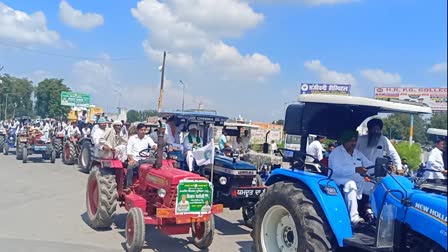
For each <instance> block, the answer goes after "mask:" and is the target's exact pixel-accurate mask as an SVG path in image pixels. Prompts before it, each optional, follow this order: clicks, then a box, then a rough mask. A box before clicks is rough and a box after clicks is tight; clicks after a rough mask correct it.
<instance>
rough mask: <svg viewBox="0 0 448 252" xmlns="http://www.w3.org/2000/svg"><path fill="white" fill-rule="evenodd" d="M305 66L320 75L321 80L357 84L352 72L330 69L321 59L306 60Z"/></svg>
mask: <svg viewBox="0 0 448 252" xmlns="http://www.w3.org/2000/svg"><path fill="white" fill-rule="evenodd" d="M304 66H305V68H306V69H308V70H310V71H312V72H314V73H315V74H317V75H318V76H319V79H320V81H322V82H326V83H335V84H352V85H355V84H356V79H355V77H353V75H352V74H350V73H340V72H336V71H334V70H329V69H328V68H327V67H325V66H324V65H322V64H321V63H320V60H310V61H306V62H305V64H304Z"/></svg>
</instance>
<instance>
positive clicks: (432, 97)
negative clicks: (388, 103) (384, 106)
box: [375, 87, 448, 112]
mask: <svg viewBox="0 0 448 252" xmlns="http://www.w3.org/2000/svg"><path fill="white" fill-rule="evenodd" d="M447 92H448V89H447V88H421V87H419V88H416V87H414V88H413V87H376V88H375V99H379V100H401V101H408V102H418V103H422V104H424V105H426V106H429V107H431V109H432V110H433V111H436V112H437V111H438V112H441V111H444V112H446V111H447V101H448V100H447Z"/></svg>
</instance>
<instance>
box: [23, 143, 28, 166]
mask: <svg viewBox="0 0 448 252" xmlns="http://www.w3.org/2000/svg"><path fill="white" fill-rule="evenodd" d="M26 162H28V149H27V148H26V146H23V148H22V163H26Z"/></svg>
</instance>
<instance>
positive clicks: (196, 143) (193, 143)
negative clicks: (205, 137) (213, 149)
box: [183, 123, 202, 171]
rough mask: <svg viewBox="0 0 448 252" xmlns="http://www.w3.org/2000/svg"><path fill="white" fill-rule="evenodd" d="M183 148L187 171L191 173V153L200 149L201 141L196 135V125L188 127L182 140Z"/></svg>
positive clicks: (192, 157)
mask: <svg viewBox="0 0 448 252" xmlns="http://www.w3.org/2000/svg"><path fill="white" fill-rule="evenodd" d="M183 146H184V152H185V160H186V161H187V165H188V169H189V170H190V171H193V161H194V156H193V151H194V150H196V149H198V148H201V147H202V139H201V137H200V136H199V135H198V125H196V124H195V123H192V124H190V125H189V126H188V134H187V135H186V136H185V138H184V142H183Z"/></svg>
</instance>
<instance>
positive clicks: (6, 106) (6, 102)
mask: <svg viewBox="0 0 448 252" xmlns="http://www.w3.org/2000/svg"><path fill="white" fill-rule="evenodd" d="M8 95H9V93H7V94H6V101H5V120H6V109H7V108H8Z"/></svg>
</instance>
